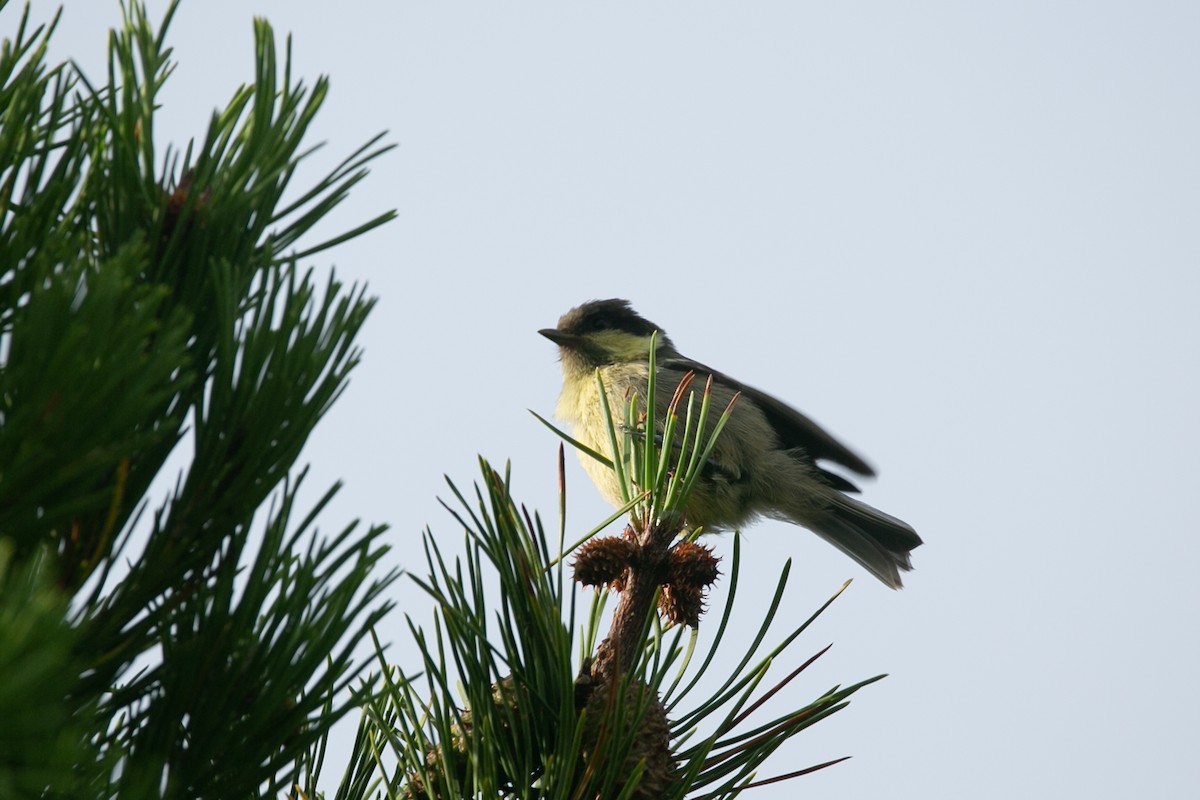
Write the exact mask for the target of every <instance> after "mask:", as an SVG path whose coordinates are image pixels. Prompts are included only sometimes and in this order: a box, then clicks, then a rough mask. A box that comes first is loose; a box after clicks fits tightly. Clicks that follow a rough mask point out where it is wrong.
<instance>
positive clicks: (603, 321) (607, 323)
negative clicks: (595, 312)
mask: <svg viewBox="0 0 1200 800" xmlns="http://www.w3.org/2000/svg"><path fill="white" fill-rule="evenodd" d="M611 327H612V321H611V320H610V319H608V317H596V318H595V319H594V320H592V325H591V328H592V330H593V331H606V330H608V329H610V328H611Z"/></svg>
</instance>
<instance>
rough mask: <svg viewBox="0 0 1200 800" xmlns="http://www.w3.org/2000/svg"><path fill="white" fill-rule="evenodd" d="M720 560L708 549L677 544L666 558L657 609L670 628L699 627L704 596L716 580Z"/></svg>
mask: <svg viewBox="0 0 1200 800" xmlns="http://www.w3.org/2000/svg"><path fill="white" fill-rule="evenodd" d="M719 561H720V559H718V558H717V557H716V556H714V555H713V554H712V548H711V547H705V546H704V545H702V544H696V543H695V542H680V543H679V544H677V545H675V546H674V547H672V548H671V552H670V553H669V555H668V566H667V574H668V579H667V582H666V583H665V584H664V586H663V588H662V591H661V592H660V593H659V595H658V610H659V613H661V614H662V616H663V618H664V619H666V620H667V622H668V623H670V624H671V625H688V626H691V627H693V628H695V627H696V626H698V625H699V624H700V617H701V616H702V615H703V614H704V594H705V592H706V591H707V589H708V587H709V586H712V584H713V583H714V582H715V581H716V580H717V575H718V574H719V570H718V569H717V564H718V563H719Z"/></svg>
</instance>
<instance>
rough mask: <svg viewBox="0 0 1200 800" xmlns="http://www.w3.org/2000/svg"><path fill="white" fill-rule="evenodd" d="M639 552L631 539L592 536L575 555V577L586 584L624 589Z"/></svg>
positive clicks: (618, 589)
mask: <svg viewBox="0 0 1200 800" xmlns="http://www.w3.org/2000/svg"><path fill="white" fill-rule="evenodd" d="M636 552H637V546H636V545H635V544H634V543H633V542H631V541H629V540H628V539H623V538H620V537H617V536H605V537H603V538H601V539H592V540H591V541H590V542H588V543H586V544H584V545H583V546H582V547H580V548H579V551H578V553H577V554H576V556H575V563H574V565H573V566H574V568H575V580H576V581H577V582H579V583H582V584H583V585H584V586H611V587H612V588H613V589H616V590H617V591H620V590H621V589H623V588H625V577H626V573H627V571H628V569H629V565H630V563H631V561H632V560H633V557H634V554H635V553H636Z"/></svg>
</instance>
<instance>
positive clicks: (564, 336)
mask: <svg viewBox="0 0 1200 800" xmlns="http://www.w3.org/2000/svg"><path fill="white" fill-rule="evenodd" d="M538 333H540V334H541V335H542V336H545V337H546V338H547V339H549V340H550V341H552V342H554V343H555V344H556V345H558V346H559V347H572V346H574V345H576V344H578V343H579V340H580V339H582V338H583V337H581V336H579V335H578V334H575V333H567V332H566V331H560V330H559V329H558V328H542V329H541V330H540V331H538Z"/></svg>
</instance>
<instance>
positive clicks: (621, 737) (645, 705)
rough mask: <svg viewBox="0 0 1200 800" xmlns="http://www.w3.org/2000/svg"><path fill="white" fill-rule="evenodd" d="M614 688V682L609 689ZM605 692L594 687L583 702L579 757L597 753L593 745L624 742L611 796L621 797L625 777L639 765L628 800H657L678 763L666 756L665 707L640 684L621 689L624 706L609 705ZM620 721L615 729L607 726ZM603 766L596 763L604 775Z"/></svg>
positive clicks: (668, 736) (673, 780) (673, 777)
mask: <svg viewBox="0 0 1200 800" xmlns="http://www.w3.org/2000/svg"><path fill="white" fill-rule="evenodd" d="M613 688H615V686H614V687H613ZM612 700H613V698H612V695H611V692H610V691H596V692H594V693H593V694H592V696H591V698H590V699H589V700H588V704H587V708H586V711H585V713H586V715H587V717H586V722H585V724H584V731H583V736H584V758H586V759H589V760H590V759H592V758H595V757H596V748H597V746H602V747H604V748H605V749H606V750H608V751H609V752H612V751H613V750H617V751H620V750H621V749H623V748H624V747H625V746H626V743H628V751H627V752H626V753H625V757H624V759H623V761H622V764H621V767H620V770H619V774H620V777H619V778H618V779H617V781H616V784H615V785H614V786H613V787H612V795H611V796H612V797H617V796H620V795H621V793H622V792H623V791H624V789H625V786H626V783H627V782H628V778H629V776H632V775H633V773H634V771H635V770H636V769H637V766H638V764H639V763H644V766H643V769H642V774H641V778H640V779H639V780H638V783H637V786H636V787H635V788H634V789H633V792H632V794H630V795H628V797H629V798H630V800H660V798H662V796H663V795H664V794H666V792H667V790H668V789H669V788H671V787H672V786H673V785H674V784H675V783H676V782H677V781H678V780H679V770H678V765H677V764H676V763H675V758H674V757H673V756H672V755H671V726H670V724H669V722H668V721H667V710H666V709H665V708H664V707H663V704H662V703H661V702H659V699H658V695H657V694H655V693H654V690H653V689H652V688H651V687H650V686H648V685H647V684H645V683H643V682H637V683H631V684H629V686H628V688H627V689H626V691H625V698H624V707H623V708H620V709H616V708H612V707H611V703H612ZM618 724H619V725H620V726H621V729H620V730H611V729H606V728H610V727H611V726H613V725H618ZM605 769H606V765H597V769H596V773H597V774H603V772H604V771H605Z"/></svg>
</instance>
